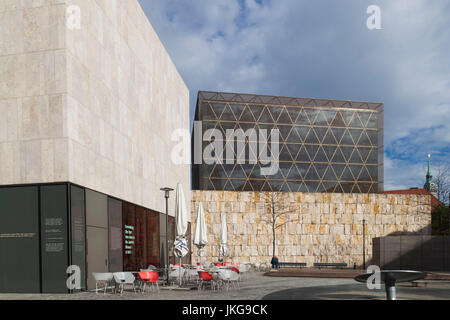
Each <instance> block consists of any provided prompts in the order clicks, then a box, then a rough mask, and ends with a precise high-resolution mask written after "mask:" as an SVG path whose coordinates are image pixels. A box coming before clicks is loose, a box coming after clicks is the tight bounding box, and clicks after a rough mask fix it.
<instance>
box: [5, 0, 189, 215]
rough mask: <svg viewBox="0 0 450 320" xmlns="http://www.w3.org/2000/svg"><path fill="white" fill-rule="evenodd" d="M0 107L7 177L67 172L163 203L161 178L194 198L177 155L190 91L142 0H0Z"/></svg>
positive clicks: (108, 189) (102, 187)
mask: <svg viewBox="0 0 450 320" xmlns="http://www.w3.org/2000/svg"><path fill="white" fill-rule="evenodd" d="M73 5H75V6H77V7H79V8H80V18H81V20H80V29H77V28H68V27H67V24H66V19H67V17H68V16H69V14H68V13H67V12H68V8H70V7H71V6H73ZM70 12H71V11H69V13H70ZM0 113H1V117H0V163H2V166H0V184H1V185H14V184H31V183H47V182H66V181H69V182H73V183H76V184H79V185H82V186H84V187H87V188H90V189H93V190H95V191H99V192H103V193H106V194H108V195H111V196H114V197H117V198H119V199H123V200H126V201H129V202H132V203H135V204H138V205H142V206H144V207H148V208H151V209H154V210H158V211H162V212H164V211H165V202H164V197H163V194H162V192H161V191H160V190H159V189H160V188H161V187H163V186H170V187H175V186H176V184H177V183H178V182H181V183H182V184H183V186H184V190H185V196H186V198H187V199H189V198H190V189H189V187H190V167H189V166H188V165H175V164H174V163H173V162H172V161H171V159H170V156H171V152H170V151H171V149H172V147H173V146H174V145H175V144H176V143H177V142H171V134H172V133H173V132H174V131H175V130H176V129H184V130H186V132H189V91H188V88H187V87H186V85H185V83H184V81H183V79H182V78H181V76H180V74H179V73H178V71H177V69H176V67H175V65H174V64H173V62H172V61H171V59H170V57H169V55H168V54H167V52H166V51H165V49H164V46H163V45H162V43H161V41H160V40H159V38H158V36H157V34H156V33H155V31H154V30H153V28H152V26H151V24H150V23H149V21H148V19H147V17H146V15H145V13H144V12H143V10H142V9H141V7H140V5H139V3H138V1H137V0H0ZM173 114H176V115H177V116H176V117H173V116H172V115H173ZM187 138H189V137H187ZM163 150H164V151H163ZM188 158H189V156H188ZM174 198H175V197H171V201H173V203H171V205H173V204H174Z"/></svg>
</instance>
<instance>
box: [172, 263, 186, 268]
mask: <svg viewBox="0 0 450 320" xmlns="http://www.w3.org/2000/svg"><path fill="white" fill-rule="evenodd" d="M173 266H174V267H179V266H180V265H179V264H178V263H177V264H174V265H173ZM181 267H182V268H184V264H181Z"/></svg>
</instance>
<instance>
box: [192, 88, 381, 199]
mask: <svg viewBox="0 0 450 320" xmlns="http://www.w3.org/2000/svg"><path fill="white" fill-rule="evenodd" d="M195 121H196V125H195V128H197V129H198V128H199V127H198V124H199V123H201V135H200V134H199V133H198V132H197V133H195V132H194V135H193V145H195V144H196V143H197V145H198V144H201V145H202V150H205V148H206V147H207V146H208V145H210V144H211V143H212V142H214V141H215V142H216V143H217V142H218V143H222V144H223V145H224V150H225V147H226V145H227V143H231V144H233V146H236V145H237V143H238V142H239V141H238V140H239V138H236V137H232V138H231V139H230V137H229V138H228V140H227V132H226V131H227V129H234V130H237V129H242V130H243V132H247V130H249V129H256V132H258V131H259V130H261V129H266V130H267V133H268V135H270V132H271V130H272V129H278V132H279V157H278V159H277V161H278V167H279V170H278V171H277V172H276V173H275V174H273V175H268V176H265V175H262V174H261V168H263V167H265V166H264V165H263V164H262V163H261V162H260V161H259V160H258V161H257V162H256V163H251V162H250V161H245V163H242V162H243V161H244V160H246V159H247V160H249V159H250V158H251V156H250V155H251V154H253V155H259V154H260V153H259V152H260V150H253V149H255V145H259V144H255V143H252V139H254V137H252V136H250V135H247V136H245V139H244V140H242V141H240V142H241V143H245V154H244V153H241V154H237V153H236V152H235V154H234V156H235V157H234V158H235V160H236V161H234V163H232V164H230V161H228V163H227V160H229V155H228V154H226V152H225V151H224V152H222V153H221V154H215V155H214V157H213V158H214V160H215V161H213V163H212V164H211V162H212V161H211V160H212V159H207V157H208V156H207V155H206V154H204V153H202V159H201V163H199V161H198V160H197V161H193V163H194V165H193V170H192V171H193V189H197V190H223V191H281V192H339V193H377V192H381V191H383V104H382V103H370V102H356V101H340V100H326V99H310V98H289V97H275V96H265V95H250V94H235V93H221V92H206V91H201V92H199V94H198V99H197V107H196V113H195ZM209 129H218V130H219V131H220V132H221V133H222V137H223V138H221V137H220V135H219V137H218V138H217V137H212V136H208V134H207V133H208V130H209ZM194 130H195V129H194ZM270 139H271V137H270V136H269V137H268V144H267V145H268V146H269V147H270V143H271V142H270ZM193 148H195V147H193ZM234 150H239V149H238V148H236V147H235V148H234ZM202 152H203V151H202ZM194 153H195V150H194V152H193V154H194ZM193 157H194V156H193ZM238 159H240V160H241V161H237V160H238ZM208 160H209V161H208ZM239 162H241V163H239Z"/></svg>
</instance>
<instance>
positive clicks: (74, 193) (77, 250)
mask: <svg viewBox="0 0 450 320" xmlns="http://www.w3.org/2000/svg"><path fill="white" fill-rule="evenodd" d="M70 206H71V222H72V225H71V237H72V264H73V265H77V266H78V267H80V271H81V290H84V289H86V212H85V211H86V210H85V196H84V189H83V188H80V187H76V186H71V189H70Z"/></svg>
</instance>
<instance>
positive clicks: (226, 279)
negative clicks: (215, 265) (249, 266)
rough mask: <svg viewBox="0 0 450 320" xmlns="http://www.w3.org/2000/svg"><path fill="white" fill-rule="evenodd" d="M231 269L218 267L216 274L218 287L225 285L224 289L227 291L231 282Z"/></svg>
mask: <svg viewBox="0 0 450 320" xmlns="http://www.w3.org/2000/svg"><path fill="white" fill-rule="evenodd" d="M232 272H233V271H232V270H230V269H225V268H221V269H219V271H218V273H217V276H218V284H219V288H221V289H222V288H223V287H225V289H226V290H227V291H228V290H229V289H230V284H231V273H232Z"/></svg>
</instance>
